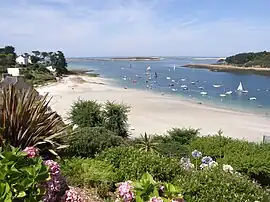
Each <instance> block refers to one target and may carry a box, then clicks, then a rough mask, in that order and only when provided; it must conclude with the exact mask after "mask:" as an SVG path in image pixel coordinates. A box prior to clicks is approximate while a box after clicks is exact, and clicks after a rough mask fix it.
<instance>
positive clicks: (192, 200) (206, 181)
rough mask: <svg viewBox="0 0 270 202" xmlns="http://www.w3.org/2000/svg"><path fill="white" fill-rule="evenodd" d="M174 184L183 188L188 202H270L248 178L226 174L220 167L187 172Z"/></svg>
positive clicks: (268, 197)
mask: <svg viewBox="0 0 270 202" xmlns="http://www.w3.org/2000/svg"><path fill="white" fill-rule="evenodd" d="M174 184H179V185H180V186H181V187H183V188H184V189H183V190H184V191H183V195H184V198H185V200H186V201H188V202H205V201H207V202H208V201H209V202H210V201H213V202H214V201H230V202H240V201H246V202H248V201H250V202H254V201H265V202H266V201H270V195H269V193H268V192H267V191H265V190H264V189H263V188H261V187H260V186H259V185H258V184H256V183H254V182H252V181H251V180H249V179H248V178H247V177H246V176H239V175H237V174H235V173H228V172H224V171H223V170H222V169H221V168H220V167H217V168H212V169H206V170H202V171H201V170H200V171H193V172H186V173H184V174H183V175H180V176H179V178H178V180H176V181H175V183H174Z"/></svg>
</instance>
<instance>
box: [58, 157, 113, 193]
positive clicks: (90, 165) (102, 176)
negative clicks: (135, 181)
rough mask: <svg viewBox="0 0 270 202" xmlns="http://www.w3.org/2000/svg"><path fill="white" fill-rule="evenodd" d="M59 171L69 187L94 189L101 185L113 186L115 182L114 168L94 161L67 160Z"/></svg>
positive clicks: (81, 159)
mask: <svg viewBox="0 0 270 202" xmlns="http://www.w3.org/2000/svg"><path fill="white" fill-rule="evenodd" d="M61 171H62V174H63V175H64V176H65V177H66V179H67V181H68V183H69V184H70V185H72V186H78V187H82V188H84V187H86V188H90V187H96V186H98V185H100V184H101V183H102V184H109V185H113V184H114V183H115V182H117V175H116V173H115V172H114V167H113V166H112V165H111V164H109V163H106V162H103V161H99V160H95V159H83V158H72V159H67V160H65V161H64V162H63V163H62V164H61Z"/></svg>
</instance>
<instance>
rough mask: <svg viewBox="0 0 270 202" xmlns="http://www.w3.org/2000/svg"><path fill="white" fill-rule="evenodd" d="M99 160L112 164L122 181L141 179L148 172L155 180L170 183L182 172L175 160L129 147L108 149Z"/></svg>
mask: <svg viewBox="0 0 270 202" xmlns="http://www.w3.org/2000/svg"><path fill="white" fill-rule="evenodd" d="M98 159H100V160H103V161H105V162H108V163H111V164H112V165H113V166H114V167H115V168H116V169H117V170H116V171H117V174H118V176H119V180H121V181H124V180H136V179H140V178H141V177H142V175H143V174H144V173H145V172H148V173H149V174H151V175H152V176H153V177H154V179H156V180H158V181H163V182H168V181H171V180H172V179H174V177H175V176H176V175H177V174H178V173H180V172H181V171H182V169H181V168H180V166H179V162H178V161H177V160H175V159H172V158H166V157H162V156H159V155H156V154H151V153H148V152H143V151H139V150H137V149H135V148H129V147H115V148H110V149H107V150H105V151H104V152H102V153H101V154H100V156H98Z"/></svg>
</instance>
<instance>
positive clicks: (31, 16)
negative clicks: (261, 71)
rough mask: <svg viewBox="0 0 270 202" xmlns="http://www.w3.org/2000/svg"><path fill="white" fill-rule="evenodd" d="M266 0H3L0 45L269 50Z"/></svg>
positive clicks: (148, 52)
mask: <svg viewBox="0 0 270 202" xmlns="http://www.w3.org/2000/svg"><path fill="white" fill-rule="evenodd" d="M269 9H270V0H256V1H255V0H1V3H0V28H1V31H0V46H5V45H13V46H14V47H15V48H16V52H17V53H24V52H31V51H32V50H40V51H57V50H61V51H63V52H64V54H65V55H66V56H68V57H87V56H89V57H96V56H97V57H98V56H100V57H102V56H228V55H232V54H235V53H239V52H249V51H262V50H270V37H269V36H270V12H269Z"/></svg>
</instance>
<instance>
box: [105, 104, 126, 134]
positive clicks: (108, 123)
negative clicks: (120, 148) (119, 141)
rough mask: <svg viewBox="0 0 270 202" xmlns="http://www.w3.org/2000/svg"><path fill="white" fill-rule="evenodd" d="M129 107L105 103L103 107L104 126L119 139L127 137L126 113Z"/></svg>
mask: <svg viewBox="0 0 270 202" xmlns="http://www.w3.org/2000/svg"><path fill="white" fill-rule="evenodd" d="M129 111H130V107H129V106H127V105H125V104H118V103H115V102H110V101H107V102H106V103H105V106H104V111H103V113H102V114H103V116H104V126H105V128H107V129H109V130H111V131H113V132H115V133H117V134H118V135H119V136H121V137H128V123H127V121H128V113H129Z"/></svg>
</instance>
